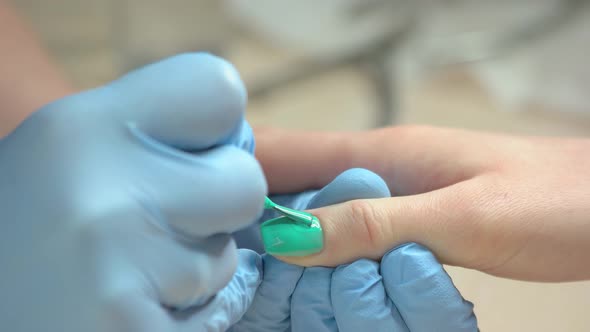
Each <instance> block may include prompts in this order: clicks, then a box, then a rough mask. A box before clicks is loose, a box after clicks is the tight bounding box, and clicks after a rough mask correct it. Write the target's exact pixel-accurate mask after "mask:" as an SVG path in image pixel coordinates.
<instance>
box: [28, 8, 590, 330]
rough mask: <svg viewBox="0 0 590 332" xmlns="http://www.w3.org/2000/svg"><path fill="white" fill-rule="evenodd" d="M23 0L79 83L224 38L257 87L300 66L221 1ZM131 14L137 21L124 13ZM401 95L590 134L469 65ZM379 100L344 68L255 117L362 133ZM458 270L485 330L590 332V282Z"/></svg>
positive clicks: (477, 119) (261, 102) (452, 110)
mask: <svg viewBox="0 0 590 332" xmlns="http://www.w3.org/2000/svg"><path fill="white" fill-rule="evenodd" d="M124 3H126V4H127V7H126V9H125V11H123V10H122V9H121V8H122V7H124V6H125V5H124ZM17 4H18V7H19V8H21V9H22V11H23V13H24V14H25V15H26V16H27V17H29V18H31V20H32V22H33V25H34V26H35V27H36V29H37V30H38V31H39V33H40V34H41V36H42V38H43V40H44V41H45V43H46V45H47V46H48V48H49V49H50V50H51V51H52V53H53V54H54V55H55V57H56V59H57V61H58V63H59V64H60V65H61V66H62V68H63V69H64V71H65V72H66V73H67V74H68V75H69V77H70V78H71V79H72V81H73V82H75V83H76V84H77V85H78V86H79V87H80V88H87V87H92V86H95V85H98V84H102V83H105V82H107V81H108V80H110V79H112V78H114V77H116V76H117V75H119V74H120V73H121V72H122V71H124V70H125V68H129V67H133V65H134V64H135V63H139V62H145V61H149V60H151V59H153V58H157V57H160V56H163V55H167V54H171V53H174V52H177V51H181V50H184V49H183V46H184V48H185V49H186V50H188V49H199V48H200V47H211V45H213V47H218V45H217V44H216V41H219V40H221V41H220V45H221V46H222V48H223V51H224V52H225V53H224V54H227V57H228V58H230V59H231V60H232V61H233V62H234V63H235V64H236V66H237V67H238V69H239V70H240V71H241V72H242V74H243V76H244V79H245V80H246V82H248V83H250V82H253V81H255V80H256V79H257V78H259V77H261V76H264V75H265V74H267V72H271V71H274V70H279V69H280V68H284V67H285V66H286V67H289V66H295V64H294V63H296V62H297V61H294V60H293V59H292V58H290V56H289V54H285V53H282V52H281V51H277V50H273V49H271V48H269V47H267V46H265V45H263V44H262V43H260V41H258V40H256V39H251V38H247V37H244V35H242V34H238V35H232V36H229V37H228V35H229V33H228V31H227V24H229V23H228V22H227V21H226V19H225V18H224V17H223V16H221V15H220V8H219V6H217V5H216V3H215V2H213V1H172V2H171V4H170V5H168V6H166V14H165V15H164V14H163V13H162V12H163V9H162V4H161V2H158V1H153V0H152V1H144V2H140V1H122V2H116V1H104V2H92V1H76V0H59V1H57V0H56V1H52V2H43V1H40V0H37V1H35V0H21V1H17ZM172 4H176V5H172ZM174 11H177V12H179V13H182V15H181V16H179V17H181V18H182V19H181V20H180V22H178V21H175V19H174V18H175V15H174ZM122 12H124V13H125V14H126V15H128V17H127V16H125V17H124V18H121V17H120V16H121V13H122ZM187 13H193V14H194V16H191V15H189V14H187ZM179 15H180V14H179ZM187 18H191V19H187ZM142 27H145V28H142ZM158 27H160V28H158ZM121 29H123V30H121ZM160 34H161V35H160ZM187 41H191V45H188V46H187V45H186V43H187ZM159 45H163V46H159ZM397 93H398V94H397V96H398V97H399V98H398V99H397V101H396V104H397V105H399V112H398V114H397V118H398V121H399V123H423V124H433V125H444V126H453V127H464V128H472V129H481V130H493V131H503V132H509V133H515V134H532V135H576V136H590V117H589V116H584V115H571V114H570V115H567V116H566V115H564V114H561V113H556V112H548V111H547V110H541V108H540V107H533V106H531V109H530V110H528V111H525V112H503V111H501V110H499V109H498V106H496V105H495V103H494V101H493V100H491V99H490V97H489V96H488V95H487V94H486V93H485V92H484V91H483V90H482V89H481V88H480V87H479V86H478V85H477V84H476V83H475V80H473V79H472V78H471V77H470V76H469V75H468V74H466V73H465V71H464V70H462V69H461V68H455V69H453V70H449V71H447V72H440V73H438V74H436V75H433V76H431V77H430V78H429V79H427V80H423V81H420V82H415V83H413V84H412V85H408V86H402V87H400V89H399V90H398V92H397ZM377 104H378V103H377V102H376V98H375V91H374V89H373V86H372V85H371V84H370V83H369V78H368V76H367V75H366V73H365V72H364V71H362V70H361V69H359V68H356V67H352V66H349V67H346V66H345V67H342V68H338V69H336V70H333V71H330V72H326V73H321V74H319V75H317V76H315V77H313V78H312V79H309V80H305V81H302V82H299V83H296V84H293V85H290V86H288V87H285V88H283V89H279V90H277V91H275V92H273V93H272V94H269V95H266V96H264V97H260V98H256V99H255V100H252V101H251V103H250V105H249V107H248V113H247V117H248V119H249V120H250V121H251V122H252V123H253V124H254V125H257V124H264V125H280V126H286V127H294V128H310V129H349V130H362V129H366V128H370V127H371V126H373V124H374V121H375V118H376V109H377ZM551 268H552V267H551V266H547V269H551ZM449 272H450V274H451V275H452V277H453V278H454V280H455V282H456V284H457V286H458V288H459V289H460V290H461V291H462V292H463V294H464V296H465V297H466V298H467V299H469V300H471V301H473V302H474V303H475V310H476V314H477V316H478V318H479V322H480V326H481V329H482V331H515V332H516V331H540V332H549V331H551V332H553V331H588V330H590V315H588V314H587V311H588V308H590V282H579V283H568V284H535V283H527V282H518V281H511V280H502V279H497V278H494V277H491V276H487V275H484V274H481V273H478V272H473V271H466V270H463V269H458V268H449ZM425 319H427V317H425Z"/></svg>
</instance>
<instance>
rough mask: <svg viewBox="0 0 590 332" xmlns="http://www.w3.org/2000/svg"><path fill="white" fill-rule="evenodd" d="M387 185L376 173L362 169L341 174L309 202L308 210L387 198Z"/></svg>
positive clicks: (353, 169)
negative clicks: (354, 201)
mask: <svg viewBox="0 0 590 332" xmlns="http://www.w3.org/2000/svg"><path fill="white" fill-rule="evenodd" d="M389 196H391V193H390V191H389V188H388V187H387V183H386V182H385V181H384V180H383V179H382V178H381V177H380V176H379V175H377V174H376V173H374V172H372V171H369V170H367V169H364V168H351V169H349V170H346V171H344V172H342V173H341V174H340V175H338V176H337V177H336V178H335V179H334V180H333V181H332V182H330V183H329V184H328V185H327V186H326V187H324V188H323V189H322V190H320V191H319V192H318V194H317V195H316V196H315V197H314V198H313V199H312V200H311V201H310V202H309V205H308V206H307V208H308V209H315V208H318V207H322V206H326V205H334V204H338V203H342V202H346V201H350V200H354V199H371V198H383V197H389Z"/></svg>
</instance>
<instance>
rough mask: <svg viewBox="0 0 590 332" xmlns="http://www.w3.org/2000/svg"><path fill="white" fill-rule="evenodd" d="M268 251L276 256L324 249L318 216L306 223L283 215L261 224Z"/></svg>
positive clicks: (304, 253) (316, 251) (297, 254)
mask: <svg viewBox="0 0 590 332" xmlns="http://www.w3.org/2000/svg"><path fill="white" fill-rule="evenodd" d="M260 233H261V234H262V242H263V243H264V248H265V250H266V252H267V253H269V254H271V255H276V256H308V255H311V254H315V253H318V252H320V251H322V248H323V246H324V235H323V232H322V227H321V225H320V221H319V220H318V218H316V217H315V216H313V219H312V222H311V224H309V225H308V224H304V223H302V222H298V221H296V220H293V219H291V218H289V217H286V216H283V217H279V218H275V219H271V220H268V221H265V222H264V223H262V224H261V225H260Z"/></svg>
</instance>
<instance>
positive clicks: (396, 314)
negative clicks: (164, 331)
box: [230, 169, 477, 332]
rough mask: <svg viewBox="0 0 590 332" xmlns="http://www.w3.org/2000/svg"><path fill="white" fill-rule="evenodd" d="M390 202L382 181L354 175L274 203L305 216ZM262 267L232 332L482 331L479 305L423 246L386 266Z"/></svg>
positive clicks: (267, 262)
mask: <svg viewBox="0 0 590 332" xmlns="http://www.w3.org/2000/svg"><path fill="white" fill-rule="evenodd" d="M389 195H390V193H389V190H388V188H387V186H386V184H385V182H384V181H383V180H382V179H381V178H380V177H379V176H377V175H376V174H374V173H371V172H369V171H366V170H362V169H353V170H349V171H347V172H344V173H343V174H341V175H340V176H339V177H337V178H336V179H335V180H334V181H333V182H332V183H330V184H329V185H328V186H326V187H325V188H324V189H322V190H321V191H319V192H309V193H304V194H300V195H294V196H283V197H273V200H275V201H276V202H277V203H279V204H281V205H286V206H290V207H294V208H297V209H306V208H317V207H321V206H324V205H329V204H337V203H340V202H344V201H347V200H352V199H360V198H379V197H387V196H389ZM266 217H269V216H266ZM242 240H245V239H242ZM351 245H354V244H352V243H351ZM263 262H264V278H263V282H262V284H261V285H260V287H259V289H258V292H257V293H256V297H255V299H254V302H253V303H252V306H251V307H250V309H249V310H248V312H247V313H246V314H245V315H244V317H243V318H242V319H241V320H240V321H239V322H238V323H237V324H236V325H234V326H233V327H232V328H231V329H230V330H231V331H233V332H239V331H260V332H264V331H289V330H290V331H293V332H300V331H301V332H304V331H411V332H422V331H424V332H426V331H428V332H430V331H440V332H458V331H477V320H476V317H475V315H474V313H473V305H472V304H471V303H469V302H467V301H465V300H464V299H463V298H462V297H461V294H460V293H459V291H458V290H457V289H456V288H455V286H454V285H453V282H452V280H451V279H450V277H449V276H448V275H447V273H446V272H445V271H444V269H443V267H442V266H441V264H440V263H439V262H438V261H437V260H436V258H435V257H434V256H433V255H432V253H431V252H430V251H428V250H427V249H426V248H424V247H422V246H420V245H417V244H407V245H403V246H400V247H398V248H395V249H393V250H392V251H390V252H389V253H387V254H386V255H385V256H384V257H383V259H382V261H381V263H378V262H374V261H371V260H367V259H361V260H358V261H355V262H353V263H352V264H349V265H343V266H339V267H337V268H335V269H333V268H325V267H311V268H302V267H299V266H295V265H289V264H286V263H283V262H281V261H279V260H277V259H275V258H273V257H272V256H269V255H264V256H263Z"/></svg>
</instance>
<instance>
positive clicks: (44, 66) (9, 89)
mask: <svg viewBox="0 0 590 332" xmlns="http://www.w3.org/2000/svg"><path fill="white" fill-rule="evenodd" d="M0 41H1V46H0V49H2V52H0V105H1V106H0V138H2V137H3V136H4V135H6V134H8V133H9V132H10V131H12V130H13V129H14V128H15V127H16V126H17V125H18V124H19V123H20V122H21V121H22V120H24V119H25V118H26V117H27V116H28V115H29V114H31V113H32V112H33V111H35V110H36V109H38V108H39V107H41V106H43V105H45V104H47V103H49V102H51V101H53V100H55V99H58V98H60V97H63V96H65V95H67V94H70V93H71V92H73V88H72V87H71V86H70V85H69V84H68V83H67V81H66V79H65V78H64V77H63V76H62V74H61V73H60V72H59V71H58V70H57V69H56V66H55V65H54V64H53V63H52V61H51V59H50V57H49V56H48V55H47V53H46V52H45V51H44V50H43V48H42V46H41V44H40V43H39V42H38V40H37V39H36V37H35V35H34V33H33V32H32V30H31V29H30V28H29V27H28V26H27V25H26V23H25V22H24V21H23V20H22V19H21V18H20V17H19V16H18V14H17V13H16V11H15V10H14V9H13V8H11V6H10V4H9V3H8V2H7V1H5V0H0Z"/></svg>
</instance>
